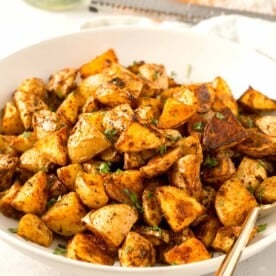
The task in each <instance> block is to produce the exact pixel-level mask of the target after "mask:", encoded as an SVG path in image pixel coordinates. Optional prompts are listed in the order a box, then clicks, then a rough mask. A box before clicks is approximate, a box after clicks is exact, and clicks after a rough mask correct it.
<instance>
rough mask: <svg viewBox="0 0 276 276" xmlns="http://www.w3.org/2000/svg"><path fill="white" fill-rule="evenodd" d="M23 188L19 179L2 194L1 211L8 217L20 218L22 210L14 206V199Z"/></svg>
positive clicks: (0, 199) (0, 198)
mask: <svg viewBox="0 0 276 276" xmlns="http://www.w3.org/2000/svg"><path fill="white" fill-rule="evenodd" d="M20 189H21V184H20V182H19V181H15V182H14V183H13V184H12V186H11V187H10V188H9V189H8V190H6V191H5V192H4V194H3V195H2V196H0V211H1V213H2V214H3V215H4V216H6V217H11V218H15V219H16V218H19V216H20V214H21V213H20V212H19V211H18V210H16V209H14V208H13V206H12V204H11V203H12V201H13V199H14V198H15V196H16V195H17V193H18V192H19V191H20Z"/></svg>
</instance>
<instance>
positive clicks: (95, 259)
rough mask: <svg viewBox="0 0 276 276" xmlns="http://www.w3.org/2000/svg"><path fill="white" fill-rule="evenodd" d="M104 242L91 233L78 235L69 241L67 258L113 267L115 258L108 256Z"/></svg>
mask: <svg viewBox="0 0 276 276" xmlns="http://www.w3.org/2000/svg"><path fill="white" fill-rule="evenodd" d="M106 251H107V249H106V246H105V244H104V242H103V241H102V240H100V239H99V238H98V237H97V236H95V235H93V234H91V233H84V232H81V233H77V234H75V235H74V237H73V238H72V239H71V240H70V241H69V243H68V246H67V254H66V256H67V257H68V258H70V259H75V260H80V261H84V262H89V263H93V264H103V265H113V264H114V258H113V257H111V256H110V255H108V254H107V252H106Z"/></svg>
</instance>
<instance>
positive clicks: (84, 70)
mask: <svg viewBox="0 0 276 276" xmlns="http://www.w3.org/2000/svg"><path fill="white" fill-rule="evenodd" d="M117 62H118V57H117V56H116V54H115V52H114V50H113V49H108V50H107V51H106V52H104V53H102V54H101V55H99V56H97V57H96V58H94V59H92V60H91V61H89V62H88V63H86V64H83V65H82V66H81V67H80V69H79V71H80V74H81V76H82V77H83V78H86V77H88V76H90V75H94V74H97V73H101V72H102V71H103V70H104V69H105V68H108V67H109V66H110V65H111V64H112V63H117Z"/></svg>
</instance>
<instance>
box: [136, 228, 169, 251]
mask: <svg viewBox="0 0 276 276" xmlns="http://www.w3.org/2000/svg"><path fill="white" fill-rule="evenodd" d="M135 232H136V233H138V234H140V235H142V236H143V237H145V238H146V239H147V240H149V241H150V242H151V243H152V244H153V245H154V246H159V245H163V244H168V243H169V242H170V240H171V237H170V231H168V230H164V229H161V228H160V227H158V226H157V225H153V226H140V227H135Z"/></svg>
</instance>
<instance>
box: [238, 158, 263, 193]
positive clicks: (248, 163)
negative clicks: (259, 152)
mask: <svg viewBox="0 0 276 276" xmlns="http://www.w3.org/2000/svg"><path fill="white" fill-rule="evenodd" d="M235 178H236V179H238V180H239V181H240V182H241V184H242V185H244V186H245V187H246V188H247V189H248V190H249V191H251V192H254V191H255V190H256V188H257V187H258V186H259V185H260V184H261V182H262V181H263V180H264V179H265V178H267V172H266V168H265V165H264V163H263V162H262V160H258V159H252V158H249V157H246V156H245V157H243V159H242V161H241V163H240V165H239V167H238V169H237V172H236V174H235Z"/></svg>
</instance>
